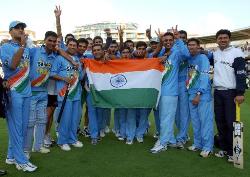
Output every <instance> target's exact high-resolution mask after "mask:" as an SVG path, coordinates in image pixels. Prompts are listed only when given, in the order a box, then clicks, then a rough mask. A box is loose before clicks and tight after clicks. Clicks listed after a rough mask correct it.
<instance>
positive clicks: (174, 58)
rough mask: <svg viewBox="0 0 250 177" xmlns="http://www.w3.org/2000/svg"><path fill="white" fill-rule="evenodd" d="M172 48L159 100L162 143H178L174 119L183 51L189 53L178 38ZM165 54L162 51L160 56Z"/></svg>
mask: <svg viewBox="0 0 250 177" xmlns="http://www.w3.org/2000/svg"><path fill="white" fill-rule="evenodd" d="M174 46H176V47H173V48H172V49H171V52H170V55H169V57H168V59H167V60H166V63H165V71H164V72H163V79H162V86H161V98H160V102H159V117H160V143H161V144H162V145H167V143H171V144H176V139H175V137H174V120H175V115H176V109H177V103H178V94H179V93H178V73H179V66H180V63H181V62H182V61H183V60H184V58H183V57H182V56H183V53H184V52H185V53H188V50H187V48H186V47H185V45H184V43H183V41H182V40H180V39H178V40H176V41H175V44H174ZM162 55H164V54H163V53H160V55H159V57H161V56H162Z"/></svg>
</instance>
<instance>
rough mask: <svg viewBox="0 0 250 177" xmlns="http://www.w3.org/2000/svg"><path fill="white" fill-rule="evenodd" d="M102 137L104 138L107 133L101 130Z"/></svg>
mask: <svg viewBox="0 0 250 177" xmlns="http://www.w3.org/2000/svg"><path fill="white" fill-rule="evenodd" d="M100 137H102V138H103V137H105V132H104V130H101V131H100Z"/></svg>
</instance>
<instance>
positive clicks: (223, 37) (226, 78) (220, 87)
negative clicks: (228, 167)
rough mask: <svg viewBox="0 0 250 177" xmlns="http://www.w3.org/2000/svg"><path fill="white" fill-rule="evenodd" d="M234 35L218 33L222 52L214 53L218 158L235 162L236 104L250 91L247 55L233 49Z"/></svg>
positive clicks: (226, 32) (220, 31) (223, 31)
mask: <svg viewBox="0 0 250 177" xmlns="http://www.w3.org/2000/svg"><path fill="white" fill-rule="evenodd" d="M230 37H231V32H230V31H229V30H224V29H222V30H219V31H218V32H217V33H216V40H217V44H218V45H219V46H218V49H217V50H216V51H215V52H214V53H213V61H214V88H215V91H214V111H215V121H216V125H217V129H218V134H219V142H218V143H219V148H220V149H221V151H219V152H218V153H216V154H215V155H216V156H217V157H224V156H225V155H227V157H228V162H233V158H232V156H233V122H234V121H235V117H236V115H235V114H236V110H235V103H236V102H238V103H239V104H241V103H243V101H244V92H245V88H246V71H245V59H244V54H243V52H242V51H241V50H240V49H238V48H235V47H233V46H230V45H229V44H230Z"/></svg>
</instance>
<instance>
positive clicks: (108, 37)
mask: <svg viewBox="0 0 250 177" xmlns="http://www.w3.org/2000/svg"><path fill="white" fill-rule="evenodd" d="M104 32H105V33H106V35H107V38H106V44H105V46H104V50H107V49H108V48H109V46H110V44H111V42H112V36H111V30H110V29H109V28H107V29H105V30H104Z"/></svg>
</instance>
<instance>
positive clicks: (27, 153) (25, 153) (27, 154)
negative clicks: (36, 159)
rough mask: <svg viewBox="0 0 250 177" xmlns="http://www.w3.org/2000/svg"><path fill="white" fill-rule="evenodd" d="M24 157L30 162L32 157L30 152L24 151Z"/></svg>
mask: <svg viewBox="0 0 250 177" xmlns="http://www.w3.org/2000/svg"><path fill="white" fill-rule="evenodd" d="M24 155H25V156H26V158H27V159H28V160H29V159H30V157H31V155H30V152H28V151H24Z"/></svg>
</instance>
